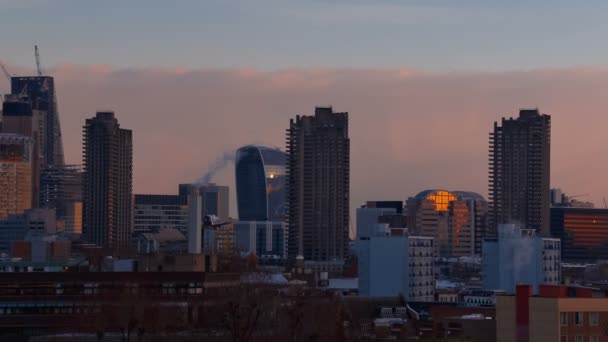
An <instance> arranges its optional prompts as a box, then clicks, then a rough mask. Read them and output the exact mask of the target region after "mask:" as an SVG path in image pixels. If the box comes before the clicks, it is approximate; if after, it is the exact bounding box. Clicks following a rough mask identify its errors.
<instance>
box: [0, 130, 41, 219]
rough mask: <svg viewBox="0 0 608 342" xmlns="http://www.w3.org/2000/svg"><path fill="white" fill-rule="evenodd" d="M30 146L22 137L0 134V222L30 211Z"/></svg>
mask: <svg viewBox="0 0 608 342" xmlns="http://www.w3.org/2000/svg"><path fill="white" fill-rule="evenodd" d="M32 144H33V141H32V139H31V138H28V137H26V136H23V135H17V134H11V133H1V134H0V220H3V219H6V218H7V217H9V216H10V215H19V214H22V213H23V212H24V211H25V210H27V209H30V208H32Z"/></svg>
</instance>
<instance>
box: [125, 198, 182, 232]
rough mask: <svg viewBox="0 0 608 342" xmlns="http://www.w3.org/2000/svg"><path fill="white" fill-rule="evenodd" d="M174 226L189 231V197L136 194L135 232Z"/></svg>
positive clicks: (152, 230) (179, 229) (156, 230)
mask: <svg viewBox="0 0 608 342" xmlns="http://www.w3.org/2000/svg"><path fill="white" fill-rule="evenodd" d="M169 228H174V229H177V230H178V231H180V232H181V233H182V234H184V235H185V234H187V233H188V197H187V196H180V195H135V196H134V208H133V233H134V234H139V233H153V232H158V231H160V230H161V229H169Z"/></svg>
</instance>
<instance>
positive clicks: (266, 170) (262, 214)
mask: <svg viewBox="0 0 608 342" xmlns="http://www.w3.org/2000/svg"><path fill="white" fill-rule="evenodd" d="M286 159H287V156H286V154H285V152H282V151H281V150H279V149H277V148H270V147H265V146H255V145H248V146H243V147H241V148H239V149H238V150H237V151H236V166H235V174H236V197H237V204H238V211H239V220H241V221H274V222H282V221H285V162H286Z"/></svg>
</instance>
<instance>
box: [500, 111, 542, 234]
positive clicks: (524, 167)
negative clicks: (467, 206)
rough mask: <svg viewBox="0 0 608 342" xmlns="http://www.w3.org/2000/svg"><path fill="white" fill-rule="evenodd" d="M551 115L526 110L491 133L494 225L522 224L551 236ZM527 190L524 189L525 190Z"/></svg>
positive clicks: (503, 120)
mask: <svg viewBox="0 0 608 342" xmlns="http://www.w3.org/2000/svg"><path fill="white" fill-rule="evenodd" d="M550 152H551V117H550V116H549V115H547V114H542V115H541V114H540V113H539V111H538V109H522V110H520V111H519V117H518V118H517V119H513V118H509V119H505V118H503V119H502V125H499V124H498V122H495V123H494V131H493V132H492V133H490V162H489V193H490V196H489V201H490V212H491V215H490V225H491V228H492V229H496V228H497V226H498V225H499V224H503V223H514V222H517V223H520V224H521V225H522V226H523V227H527V228H529V229H535V230H537V231H538V232H539V233H541V234H543V235H545V236H548V235H549V208H550V204H551V200H550V189H549V176H550ZM522 189H523V191H522Z"/></svg>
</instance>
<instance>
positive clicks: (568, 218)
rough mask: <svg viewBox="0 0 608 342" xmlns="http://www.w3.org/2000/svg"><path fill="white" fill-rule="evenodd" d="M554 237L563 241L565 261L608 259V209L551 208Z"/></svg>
mask: <svg viewBox="0 0 608 342" xmlns="http://www.w3.org/2000/svg"><path fill="white" fill-rule="evenodd" d="M551 236H553V237H556V238H560V239H561V240H562V259H563V260H566V261H586V262H588V261H591V260H607V259H608V209H594V208H575V207H554V208H551Z"/></svg>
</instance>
